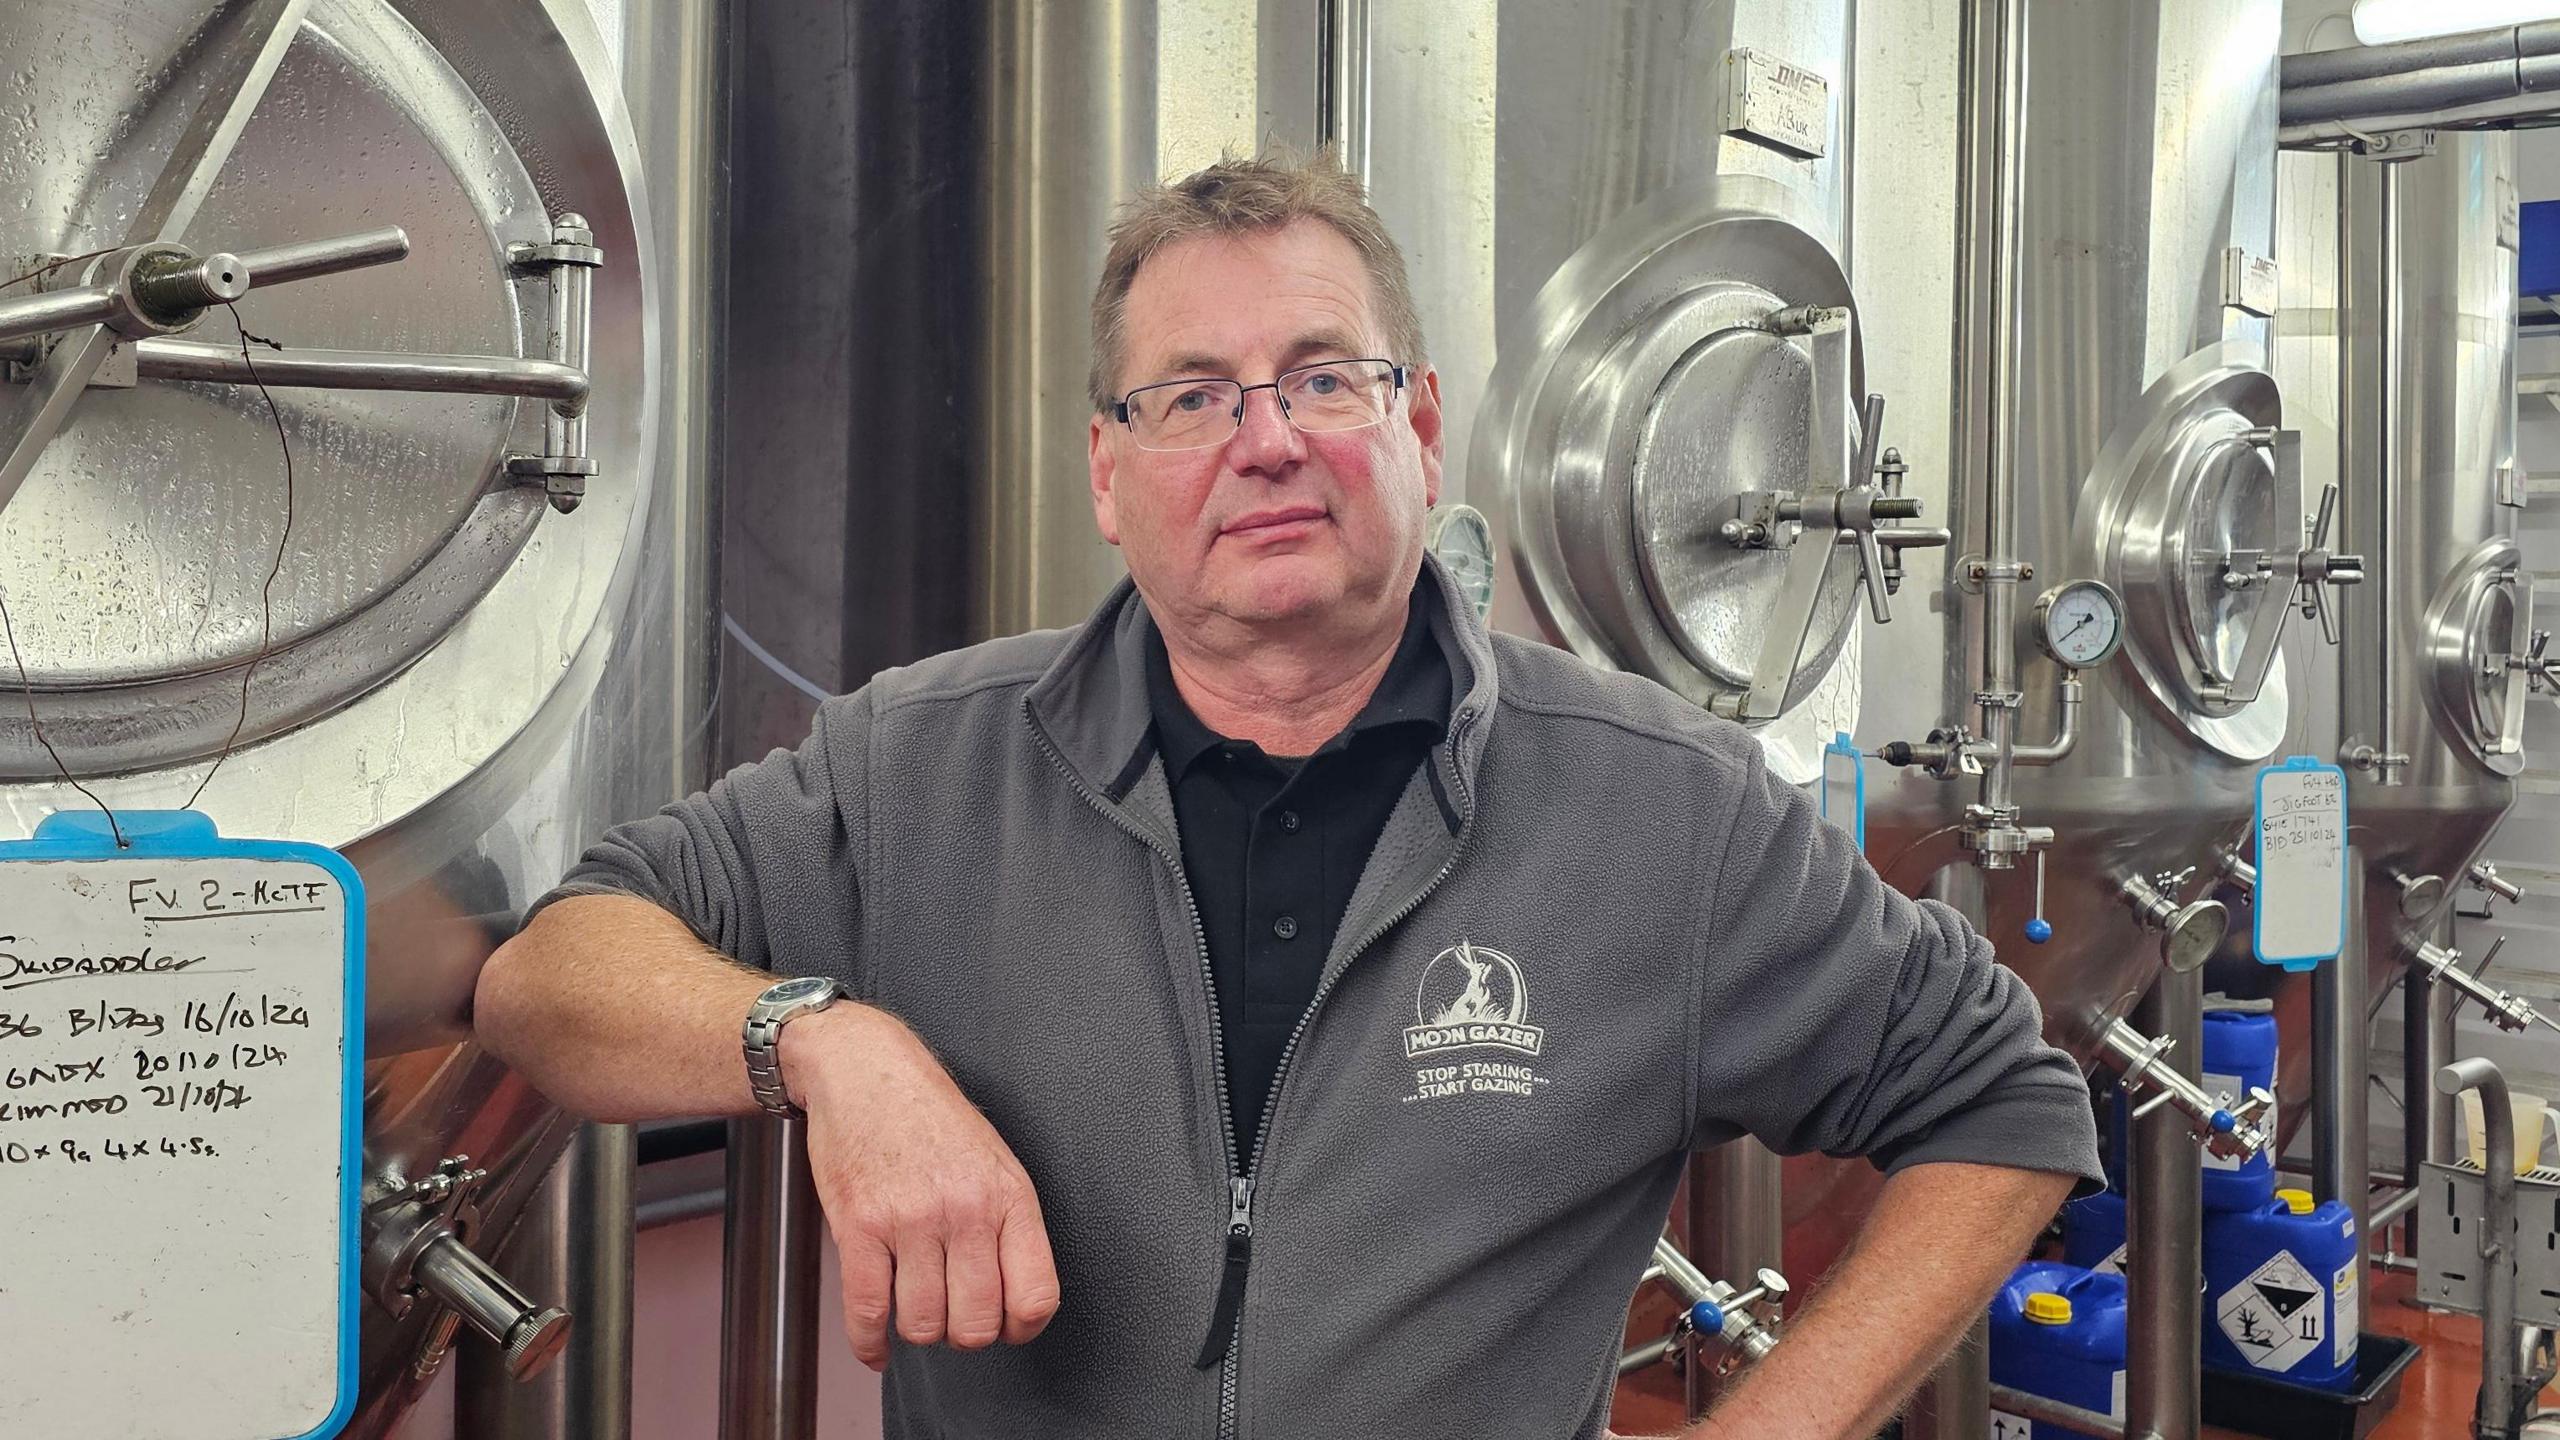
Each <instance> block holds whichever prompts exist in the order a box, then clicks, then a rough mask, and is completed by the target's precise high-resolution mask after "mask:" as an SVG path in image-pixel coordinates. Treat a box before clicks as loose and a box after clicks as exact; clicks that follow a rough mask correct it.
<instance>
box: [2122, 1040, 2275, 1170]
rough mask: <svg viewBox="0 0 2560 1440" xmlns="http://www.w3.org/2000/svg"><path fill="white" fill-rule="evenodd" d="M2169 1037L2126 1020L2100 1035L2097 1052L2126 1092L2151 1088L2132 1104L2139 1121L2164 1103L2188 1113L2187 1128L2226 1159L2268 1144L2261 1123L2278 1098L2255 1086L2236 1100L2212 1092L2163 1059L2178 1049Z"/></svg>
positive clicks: (2250, 1155) (2243, 1157) (2248, 1155)
mask: <svg viewBox="0 0 2560 1440" xmlns="http://www.w3.org/2000/svg"><path fill="white" fill-rule="evenodd" d="M2177 1043H2178V1042H2176V1041H2175V1040H2172V1039H2170V1038H2168V1037H2167V1036H2165V1035H2164V1036H2161V1037H2159V1038H2158V1039H2154V1038H2152V1037H2151V1036H2148V1035H2145V1034H2143V1033H2142V1032H2141V1031H2139V1030H2136V1029H2134V1028H2133V1027H2132V1026H2130V1025H2128V1024H2126V1023H2125V1022H2123V1021H2122V1020H2111V1021H2109V1022H2107V1028H2106V1029H2105V1030H2103V1031H2101V1032H2100V1033H2099V1036H2098V1045H2099V1050H2098V1053H2099V1055H2100V1056H2101V1057H2102V1058H2104V1059H2105V1060H2106V1061H2107V1063H2109V1064H2110V1065H2113V1066H2114V1067H2116V1073H2117V1075H2118V1077H2119V1078H2118V1081H2117V1083H2118V1084H2119V1085H2120V1086H2121V1087H2122V1088H2123V1089H2124V1090H2125V1091H2126V1092H2127V1093H2128V1094H2130V1093H2132V1092H2133V1091H2135V1090H2136V1089H2138V1088H2148V1089H2149V1090H2150V1091H2151V1092H2152V1094H2151V1097H2150V1098H2149V1099H2147V1100H2145V1101H2143V1102H2142V1103H2141V1104H2139V1105H2137V1106H2135V1107H2134V1111H2133V1117H2134V1118H2135V1119H2137V1120H2139V1119H2141V1118H2143V1117H2144V1116H2146V1115H2149V1114H2151V1113H2152V1112H2153V1111H2155V1110H2158V1109H2159V1108H2160V1107H2161V1106H2163V1105H2166V1106H2169V1107H2171V1108H2173V1109H2175V1110H2176V1111H2177V1112H2178V1113H2179V1114H2181V1115H2184V1116H2185V1117H2187V1131H2188V1133H2189V1134H2191V1135H2193V1136H2195V1138H2196V1141H2197V1143H2199V1144H2201V1145H2203V1146H2204V1147H2205V1149H2207V1150H2209V1151H2211V1152H2213V1153H2214V1154H2215V1155H2218V1156H2221V1157H2222V1158H2224V1159H2226V1160H2248V1159H2251V1158H2254V1157H2255V1156H2256V1155H2257V1154H2258V1152H2259V1151H2261V1150H2264V1149H2266V1148H2267V1144H2268V1139H2269V1137H2268V1135H2267V1132H2266V1131H2265V1130H2264V1129H2263V1128H2261V1127H2260V1126H2259V1124H2258V1122H2259V1121H2260V1120H2261V1119H2263V1118H2264V1117H2265V1116H2266V1115H2267V1113H2268V1112H2269V1111H2271V1110H2273V1109H2274V1108H2275V1103H2276V1097H2275V1096H2274V1095H2273V1094H2272V1093H2270V1092H2269V1091H2267V1090H2266V1089H2265V1088H2263V1087H2259V1086H2252V1087H2250V1090H2249V1093H2248V1094H2247V1095H2246V1096H2243V1097H2238V1100H2239V1103H2237V1104H2234V1103H2232V1102H2233V1100H2234V1098H2235V1097H2233V1096H2229V1095H2209V1094H2206V1093H2205V1091H2204V1088H2203V1087H2202V1086H2199V1085H2198V1084H2196V1082H2194V1081H2193V1080H2190V1079H2188V1078H2187V1077H2186V1076H2184V1075H2182V1074H2179V1073H2178V1072H2177V1071H2176V1070H2175V1069H2173V1068H2171V1067H2169V1066H2166V1065H2162V1064H2161V1063H2160V1061H2161V1060H2162V1059H2163V1058H2164V1057H2166V1056H2167V1055H2168V1053H2169V1052H2170V1051H2171V1050H2173V1049H2176V1048H2177Z"/></svg>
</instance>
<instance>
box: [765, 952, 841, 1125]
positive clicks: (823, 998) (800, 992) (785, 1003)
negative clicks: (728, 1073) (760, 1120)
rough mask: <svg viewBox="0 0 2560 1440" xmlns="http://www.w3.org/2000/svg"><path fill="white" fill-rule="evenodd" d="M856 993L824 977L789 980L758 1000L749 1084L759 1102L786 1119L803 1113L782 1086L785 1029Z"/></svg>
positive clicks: (811, 976)
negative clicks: (798, 1020) (795, 1021)
mask: <svg viewBox="0 0 2560 1440" xmlns="http://www.w3.org/2000/svg"><path fill="white" fill-rule="evenodd" d="M852 993H853V992H851V991H849V990H847V989H845V988H844V986H843V985H841V984H839V983H837V982H836V981H833V980H830V979H828V978H826V977H825V976H823V975H808V976H803V977H802V978H800V979H797V980H785V981H783V982H782V983H781V984H779V985H775V986H773V987H772V988H770V989H768V990H766V991H765V992H764V993H763V994H762V995H759V996H757V997H756V1003H755V1008H754V1009H752V1010H749V1011H748V1012H747V1084H748V1085H749V1086H750V1087H752V1088H753V1089H754V1090H755V1092H756V1103H757V1104H759V1105H762V1106H763V1107H764V1108H765V1109H767V1110H770V1111H772V1112H773V1113H774V1114H776V1115H780V1116H783V1117H784V1118H786V1119H793V1120H796V1119H799V1118H800V1116H801V1114H802V1111H801V1109H800V1107H799V1106H797V1105H794V1104H792V1103H791V1094H790V1092H789V1091H787V1090H785V1089H784V1088H783V1086H782V1027H783V1026H785V1025H787V1024H789V1023H791V1022H792V1021H794V1020H797V1019H799V1018H800V1017H801V1016H803V1015H815V1014H816V1013H818V1012H819V1011H821V1010H824V1009H826V1008H827V1007H828V1006H830V1005H833V1004H834V1003H836V1001H838V1000H840V999H846V998H849V997H850V996H851V995H852Z"/></svg>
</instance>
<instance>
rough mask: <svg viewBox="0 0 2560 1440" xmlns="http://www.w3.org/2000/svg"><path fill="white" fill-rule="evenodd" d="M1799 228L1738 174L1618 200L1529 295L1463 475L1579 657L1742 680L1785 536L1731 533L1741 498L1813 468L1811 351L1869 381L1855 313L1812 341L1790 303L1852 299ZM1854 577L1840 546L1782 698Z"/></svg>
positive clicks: (1698, 679)
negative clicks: (1472, 478) (1631, 201)
mask: <svg viewBox="0 0 2560 1440" xmlns="http://www.w3.org/2000/svg"><path fill="white" fill-rule="evenodd" d="M1812 225H1813V222H1812V221H1811V220H1810V219H1809V217H1808V216H1807V215H1806V213H1805V212H1804V210H1803V207H1802V202H1801V201H1799V200H1797V199H1796V198H1795V197H1794V195H1793V194H1792V193H1791V192H1789V191H1787V190H1786V189H1784V188H1783V187H1781V186H1778V185H1776V184H1773V183H1771V182H1769V181H1766V180H1761V179H1758V178H1756V177H1747V176H1721V177H1717V178H1716V179H1714V180H1712V181H1709V182H1705V183H1704V184H1701V185H1697V186H1692V187H1687V188H1684V189H1680V190H1675V191H1671V192H1666V193H1665V194H1663V195H1659V196H1656V197H1655V198H1654V199H1652V200H1650V201H1648V202H1647V203H1646V204H1644V205H1642V206H1639V207H1638V208H1636V209H1635V210H1632V211H1630V212H1628V213H1627V214H1626V215H1623V216H1621V217H1619V218H1618V219H1617V220H1616V221H1614V222H1612V223H1611V224H1610V225H1609V226H1608V227H1607V228H1605V229H1603V230H1602V231H1601V232H1600V233H1599V234H1598V235H1596V236H1594V237H1593V238H1592V240H1591V241H1590V242H1589V243H1588V244H1586V245H1585V246H1584V247H1583V248H1582V250H1580V251H1579V252H1577V253H1576V254H1575V256H1574V257H1573V258H1572V259H1571V260H1569V261H1568V262H1567V263H1566V264H1565V265H1564V267H1563V268H1562V269H1560V270H1558V271H1557V273H1556V275H1555V276H1554V278H1553V279H1551V280H1550V281H1549V282H1548V283H1547V286H1546V288H1545V289H1544V290H1543V291H1542V292H1541V293H1540V295H1539V297H1538V302H1537V305H1536V307H1535V310H1534V312H1533V315H1532V317H1531V320H1530V323H1529V325H1528V327H1527V329H1526V331H1525V332H1524V333H1525V335H1526V341H1527V343H1525V344H1520V345H1515V346H1512V347H1510V348H1509V349H1508V350H1507V352H1506V357H1505V359H1504V361H1503V363H1502V365H1501V366H1500V367H1499V368H1498V369H1497V371H1496V374H1495V376H1494V380H1493V384H1492V388H1491V391H1490V394H1489V397H1488V401H1487V403H1486V406H1485V409H1484V413H1483V417H1482V419H1481V421H1480V422H1479V425H1478V428H1477V445H1476V449H1475V454H1476V456H1477V460H1476V462H1475V463H1476V465H1477V468H1478V478H1477V481H1476V483H1478V484H1480V485H1482V486H1483V487H1484V489H1483V490H1482V491H1481V492H1480V493H1483V494H1486V495H1490V496H1493V497H1496V499H1497V503H1500V504H1503V505H1504V506H1506V507H1507V508H1508V510H1509V512H1510V518H1511V523H1512V526H1513V531H1512V533H1513V544H1512V552H1513V556H1514V561H1515V564H1516V566H1517V568H1518V572H1519V575H1520V578H1521V581H1522V585H1523V588H1524V591H1525V592H1526V594H1527V596H1528V598H1529V601H1530V604H1531V607H1532V608H1533V609H1534V610H1535V611H1536V612H1537V615H1538V617H1539V620H1540V622H1541V623H1542V624H1543V625H1544V626H1545V627H1546V628H1547V629H1548V630H1549V631H1550V632H1551V633H1553V634H1554V635H1555V636H1557V637H1558V638H1559V639H1560V640H1561V641H1562V642H1563V643H1564V644H1565V645H1567V646H1568V647H1570V648H1571V649H1572V650H1574V651H1575V653H1577V654H1580V655H1581V656H1583V657H1584V658H1585V659H1588V660H1591V661H1594V662H1595V663H1599V664H1605V665H1614V666H1618V667H1620V668H1624V669H1627V670H1631V671H1634V672H1636V673H1638V674H1642V675H1645V676H1648V677H1650V678H1652V679H1654V680H1656V681H1659V682H1661V683H1662V684H1664V685H1667V686H1669V687H1670V688H1671V689H1673V690H1676V691H1678V692H1680V693H1681V694H1682V695H1684V696H1686V697H1688V698H1689V699H1690V700H1692V701H1694V702H1696V703H1698V704H1701V705H1706V704H1710V703H1712V702H1713V701H1715V700H1716V699H1718V698H1719V697H1730V696H1734V695H1738V694H1740V693H1742V692H1745V691H1747V690H1749V689H1750V687H1751V683H1752V675H1753V671H1754V669H1755V668H1756V666H1755V662H1756V660H1757V657H1758V655H1759V653H1760V648H1761V642H1762V636H1763V632H1764V631H1765V629H1766V627H1767V620H1768V617H1769V615H1770V613H1771V612H1772V611H1773V610H1774V609H1775V608H1776V607H1777V602H1778V596H1779V590H1780V587H1781V585H1782V583H1783V581H1784V578H1785V575H1786V571H1787V562H1788V557H1789V555H1790V554H1791V553H1792V551H1791V549H1790V548H1788V545H1789V543H1790V542H1792V540H1793V539H1794V537H1795V535H1796V533H1798V532H1797V531H1796V530H1795V528H1794V526H1793V522H1792V521H1778V522H1775V525H1774V527H1773V528H1775V529H1777V530H1778V532H1779V533H1778V534H1777V537H1776V538H1777V540H1778V542H1779V543H1777V544H1775V545H1743V544H1737V543H1736V542H1735V539H1734V532H1733V530H1732V528H1731V527H1733V526H1734V524H1735V523H1736V520H1737V516H1739V515H1741V514H1742V513H1743V510H1742V508H1738V507H1744V506H1745V505H1746V503H1747V497H1755V496H1769V495H1778V494H1784V495H1787V496H1790V497H1791V496H1793V495H1795V494H1797V493H1799V492H1801V491H1802V490H1804V489H1805V487H1806V482H1807V477H1808V476H1809V475H1811V474H1814V473H1817V467H1816V466H1815V465H1814V463H1813V456H1812V454H1811V449H1810V447H1811V446H1812V445H1813V444H1814V442H1815V438H1816V435H1817V432H1818V431H1820V430H1821V429H1822V428H1823V427H1820V426H1818V425H1817V423H1816V420H1815V413H1816V406H1815V403H1814V399H1815V392H1816V384H1817V381H1821V382H1823V383H1828V384H1832V385H1838V384H1840V383H1841V382H1840V379H1839V377H1838V376H1837V374H1836V372H1831V373H1828V374H1826V372H1825V369H1824V365H1825V363H1826V362H1824V361H1823V360H1821V359H1820V358H1819V357H1820V356H1822V355H1831V356H1839V357H1845V361H1840V360H1833V361H1831V362H1828V363H1831V364H1839V363H1845V364H1846V366H1847V369H1848V372H1849V374H1848V377H1847V380H1846V386H1847V390H1846V393H1848V394H1851V395H1858V394H1863V393H1864V389H1863V385H1864V373H1863V370H1864V367H1863V361H1862V358H1861V355H1860V347H1859V340H1858V335H1857V330H1856V326H1855V322H1854V319H1850V320H1848V321H1847V322H1846V323H1845V327H1843V328H1841V329H1840V330H1839V333H1837V334H1835V335H1831V336H1829V337H1827V338H1820V337H1817V335H1816V334H1815V333H1813V332H1811V331H1809V330H1807V329H1805V328H1804V327H1803V325H1802V324H1800V323H1798V321H1797V320H1796V319H1795V318H1793V317H1799V316H1802V315H1804V314H1806V313H1808V311H1809V310H1827V311H1846V310H1848V309H1849V307H1850V304H1851V299H1850V294H1849V287H1848V282H1847V279H1846V277H1845V276H1844V275H1843V274H1842V272H1841V270H1840V266H1839V262H1838V261H1837V260H1836V259H1835V258H1834V257H1833V255H1832V253H1831V251H1830V249H1829V247H1828V246H1826V245H1825V244H1824V243H1823V241H1822V240H1820V239H1819V238H1817V236H1816V233H1815V231H1814V229H1813V228H1812ZM1848 439H1849V441H1850V443H1851V444H1852V445H1854V443H1855V439H1856V436H1855V422H1854V418H1852V419H1850V420H1849V421H1848ZM1825 443H1826V444H1827V443H1829V442H1828V441H1826V442H1825ZM1833 470H1834V471H1837V472H1839V473H1845V465H1844V466H1838V467H1833ZM1825 473H1828V472H1825ZM1831 483H1833V484H1837V483H1838V481H1837V480H1834V481H1832V482H1831ZM1856 585H1857V567H1856V565H1855V564H1854V563H1852V562H1851V561H1850V559H1849V557H1848V556H1845V555H1843V556H1841V557H1839V559H1838V560H1837V561H1835V563H1834V564H1833V565H1832V567H1831V568H1830V570H1829V571H1828V573H1827V574H1826V575H1825V577H1824V579H1823V581H1822V583H1821V585H1820V587H1819V589H1818V591H1817V592H1816V603H1815V609H1814V619H1813V624H1812V626H1811V628H1810V630H1809V632H1808V636H1807V639H1806V641H1805V644H1804V646H1803V648H1802V650H1801V652H1800V653H1799V654H1798V656H1797V663H1796V666H1795V668H1794V671H1793V672H1792V674H1791V675H1790V676H1789V677H1788V680H1787V684H1786V687H1785V699H1784V704H1785V705H1787V706H1793V705H1795V704H1796V703H1797V702H1799V701H1801V700H1803V699H1804V698H1805V697H1806V696H1807V695H1809V694H1811V693H1812V692H1813V690H1814V689H1815V687H1816V686H1818V685H1819V684H1820V683H1821V681H1822V680H1823V678H1824V676H1825V675H1826V674H1827V673H1828V672H1829V670H1830V669H1831V668H1832V665H1833V663H1834V661H1835V660H1836V659H1837V657H1838V656H1839V654H1840V651H1841V648H1842V646H1843V645H1844V644H1845V643H1846V641H1847V639H1848V635H1849V631H1850V622H1851V621H1852V619H1853V618H1854V616H1855V600H1856Z"/></svg>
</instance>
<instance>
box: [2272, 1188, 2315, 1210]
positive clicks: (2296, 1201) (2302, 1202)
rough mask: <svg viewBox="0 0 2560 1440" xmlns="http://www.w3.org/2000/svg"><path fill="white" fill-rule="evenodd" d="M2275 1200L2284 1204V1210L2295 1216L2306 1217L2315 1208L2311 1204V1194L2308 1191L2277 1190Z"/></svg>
mask: <svg viewBox="0 0 2560 1440" xmlns="http://www.w3.org/2000/svg"><path fill="white" fill-rule="evenodd" d="M2276 1198H2277V1199H2279V1200H2281V1201H2283V1202H2284V1208H2286V1209H2287V1210H2290V1211H2292V1212H2293V1213H2294V1214H2296V1215H2308V1214H2310V1213H2311V1212H2312V1210H2313V1209H2314V1208H2316V1207H2314V1206H2313V1204H2312V1202H2311V1192H2310V1191H2308V1190H2279V1191H2277V1192H2276Z"/></svg>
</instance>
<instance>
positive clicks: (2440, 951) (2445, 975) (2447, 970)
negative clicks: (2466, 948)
mask: <svg viewBox="0 0 2560 1440" xmlns="http://www.w3.org/2000/svg"><path fill="white" fill-rule="evenodd" d="M2506 944H2507V937H2505V936H2504V935H2501V936H2499V937H2498V938H2497V939H2496V940H2493V941H2491V942H2490V944H2489V953H2487V954H2485V955H2483V956H2481V957H2480V963H2479V964H2478V965H2476V966H2474V967H2472V968H2471V969H2468V970H2466V969H2464V968H2463V967H2462V952H2461V951H2460V950H2457V949H2455V948H2453V947H2452V946H2450V945H2438V944H2436V943H2435V942H2433V941H2421V942H2419V945H2418V948H2417V949H2416V950H2414V951H2412V952H2411V953H2410V955H2409V965H2410V968H2412V969H2414V970H2417V971H2418V972H2420V973H2422V974H2424V975H2425V976H2426V977H2427V978H2428V979H2429V980H2432V981H2437V982H2440V983H2442V984H2447V985H2451V986H2452V987H2453V988H2454V989H2456V990H2459V991H2461V992H2462V994H2463V995H2464V997H2465V998H2468V999H2470V1000H2473V1001H2476V1002H2478V1003H2479V1005H2480V1008H2481V1009H2482V1010H2484V1011H2486V1012H2487V1013H2488V1016H2489V1020H2490V1023H2492V1024H2494V1025H2496V1026H2497V1027H2498V1028H2499V1029H2501V1030H2507V1031H2522V1030H2525V1029H2528V1028H2530V1027H2532V1026H2534V1025H2544V1026H2548V1027H2549V1028H2551V1029H2553V1030H2560V1021H2554V1020H2552V1019H2551V1017H2549V1016H2547V1015H2545V1014H2543V1013H2542V1012H2541V1011H2539V1010H2537V1009H2535V1008H2534V1007H2533V1005H2532V1003H2531V1002H2529V1001H2527V1000H2525V999H2524V998H2522V997H2521V996H2518V995H2517V994H2516V993H2515V992H2513V991H2511V990H2501V989H2499V988H2498V987H2496V986H2494V985H2491V984H2489V983H2488V982H2487V981H2485V980H2482V979H2481V978H2480V977H2481V976H2482V975H2485V974H2487V973H2488V971H2489V967H2490V966H2491V965H2492V964H2494V963H2496V961H2497V958H2498V952H2499V951H2500V950H2503V949H2505V948H2506Z"/></svg>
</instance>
